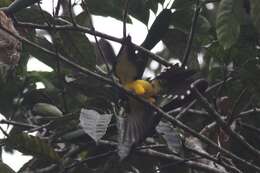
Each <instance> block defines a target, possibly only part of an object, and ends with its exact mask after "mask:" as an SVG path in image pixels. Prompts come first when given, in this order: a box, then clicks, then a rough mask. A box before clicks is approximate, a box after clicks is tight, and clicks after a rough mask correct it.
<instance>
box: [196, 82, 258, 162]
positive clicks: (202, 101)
mask: <svg viewBox="0 0 260 173" xmlns="http://www.w3.org/2000/svg"><path fill="white" fill-rule="evenodd" d="M194 86H195V85H194ZM192 90H193V91H194V92H195V93H196V96H197V99H198V101H199V102H200V104H201V105H202V106H203V107H204V108H205V109H206V110H207V111H208V113H209V114H210V115H212V116H213V118H214V119H215V120H216V122H217V123H218V124H219V125H220V126H221V127H222V128H223V129H224V130H225V131H226V132H227V133H228V134H229V135H230V137H231V138H233V139H235V140H236V141H238V142H239V143H240V144H242V145H243V146H244V147H245V148H247V149H248V151H251V153H252V154H254V155H255V156H256V157H258V159H260V151H259V150H258V149H256V148H255V147H253V146H252V145H250V144H249V143H248V142H247V141H246V140H245V139H244V137H243V136H241V135H240V134H238V133H236V132H235V131H233V130H232V129H231V128H230V126H228V125H227V123H226V122H225V121H224V120H223V119H222V116H221V115H220V114H219V113H218V112H217V111H216V110H215V109H214V108H213V106H212V105H211V104H210V103H209V102H208V101H207V99H206V98H205V97H204V96H203V95H202V94H201V93H200V92H199V91H198V90H197V88H196V87H192Z"/></svg>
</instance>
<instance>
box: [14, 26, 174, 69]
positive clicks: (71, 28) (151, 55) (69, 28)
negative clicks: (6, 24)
mask: <svg viewBox="0 0 260 173" xmlns="http://www.w3.org/2000/svg"><path fill="white" fill-rule="evenodd" d="M67 23H69V22H67ZM15 25H16V26H18V27H28V28H34V29H43V30H48V31H50V30H54V29H55V30H67V31H78V32H83V33H87V34H91V35H94V34H95V35H96V36H98V37H101V38H104V39H107V40H111V41H114V42H117V43H121V44H123V43H124V40H123V39H121V38H116V37H113V36H110V35H107V34H104V33H102V32H98V31H93V30H91V29H90V28H88V27H84V26H80V25H78V26H77V27H74V26H73V25H72V24H68V25H62V26H61V25H58V26H57V25H56V26H55V28H53V27H48V26H47V25H38V24H32V23H25V22H17V23H15ZM133 46H134V48H135V49H137V50H139V51H142V52H144V53H145V54H147V55H148V57H149V58H151V59H153V60H155V61H157V62H158V63H160V64H162V65H164V66H166V67H171V66H173V65H172V64H171V63H169V62H167V61H165V60H164V59H163V58H162V57H160V56H158V55H156V54H154V53H152V52H151V51H149V50H148V49H146V48H144V47H141V46H138V45H136V44H134V43H133Z"/></svg>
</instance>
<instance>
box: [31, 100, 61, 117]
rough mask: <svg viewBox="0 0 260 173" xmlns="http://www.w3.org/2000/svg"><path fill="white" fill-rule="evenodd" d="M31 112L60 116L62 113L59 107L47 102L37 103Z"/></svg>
mask: <svg viewBox="0 0 260 173" xmlns="http://www.w3.org/2000/svg"><path fill="white" fill-rule="evenodd" d="M32 112H33V114H35V115H40V116H54V117H61V116H62V115H63V113H62V112H61V110H60V109H59V108H57V107H56V106H54V105H52V104H48V103H37V104H35V105H34V106H33V109H32Z"/></svg>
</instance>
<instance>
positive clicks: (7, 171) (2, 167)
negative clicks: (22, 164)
mask: <svg viewBox="0 0 260 173" xmlns="http://www.w3.org/2000/svg"><path fill="white" fill-rule="evenodd" d="M0 172H2V173H15V171H14V170H12V168H10V167H9V166H8V165H7V164H4V163H3V162H1V161H0Z"/></svg>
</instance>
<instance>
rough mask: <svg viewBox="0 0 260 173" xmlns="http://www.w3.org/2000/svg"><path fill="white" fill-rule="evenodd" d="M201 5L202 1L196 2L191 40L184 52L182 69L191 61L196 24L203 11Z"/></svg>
mask: <svg viewBox="0 0 260 173" xmlns="http://www.w3.org/2000/svg"><path fill="white" fill-rule="evenodd" d="M199 3H200V1H199V0H196V6H195V12H194V15H193V17H192V24H191V30H190V34H189V39H188V42H187V46H186V48H185V52H184V55H183V58H182V64H181V67H183V68H184V67H185V66H186V65H187V62H188V59H189V56H190V51H191V46H192V42H193V37H194V34H195V29H196V24H197V21H198V17H199V12H200V9H201V7H200V5H199Z"/></svg>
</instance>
